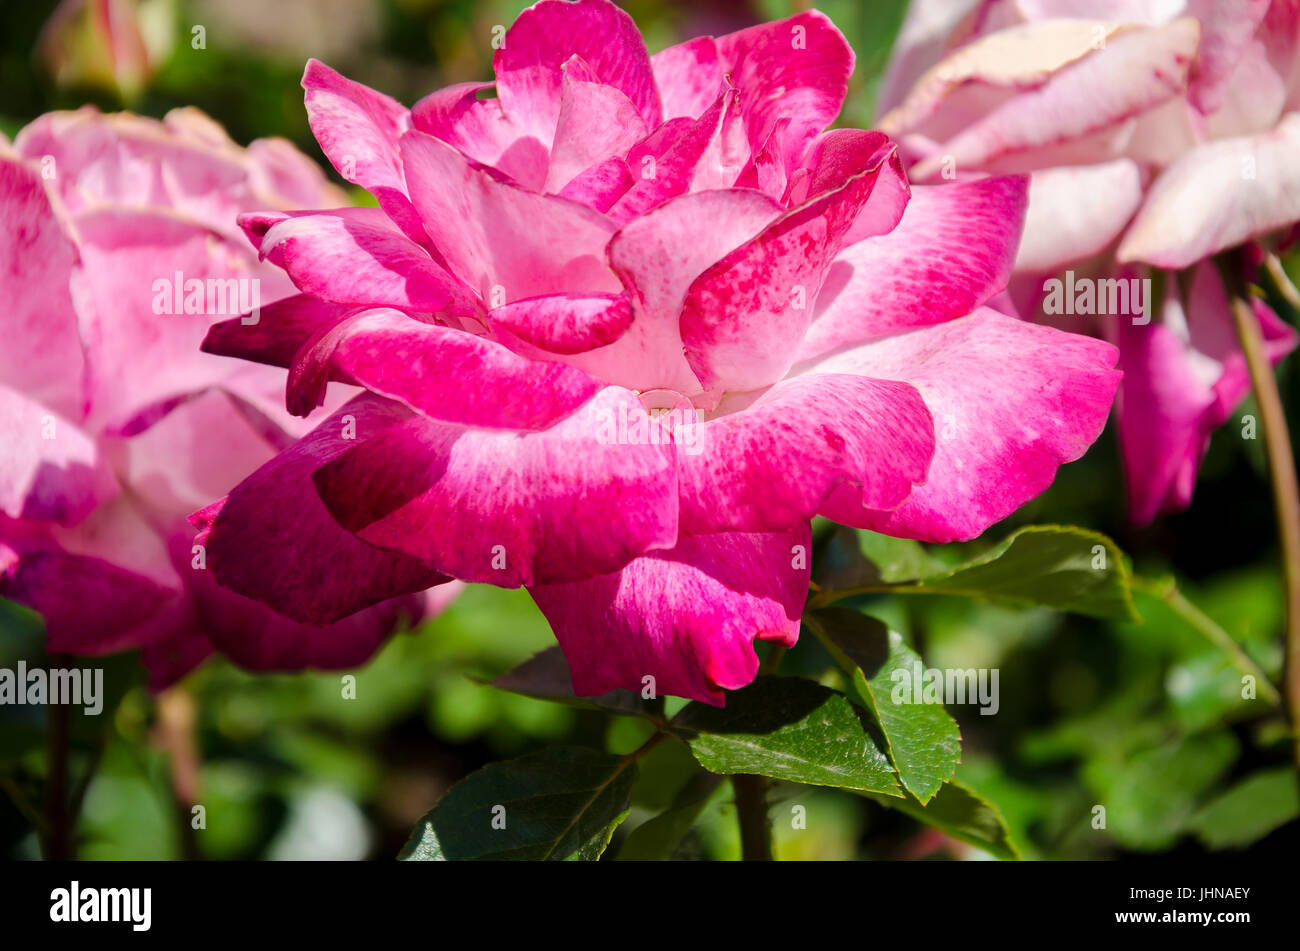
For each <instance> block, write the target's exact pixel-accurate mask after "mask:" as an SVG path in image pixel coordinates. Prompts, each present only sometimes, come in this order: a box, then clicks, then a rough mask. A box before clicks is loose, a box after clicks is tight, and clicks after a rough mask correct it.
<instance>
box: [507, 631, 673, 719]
mask: <svg viewBox="0 0 1300 951" xmlns="http://www.w3.org/2000/svg"><path fill="white" fill-rule="evenodd" d="M491 683H492V686H493V687H497V688H499V689H501V690H509V691H510V692H511V693H518V694H523V695H524V696H525V697H533V698H535V699H537V700H554V701H556V702H557V703H565V704H569V705H572V706H578V707H589V708H590V707H594V708H597V709H600V710H605V711H608V712H610V713H626V714H639V715H647V714H650V713H651V712H652V710H651V708H650V706H649V704H647V703H646V702H645V701H643V700H642V699H641V698H640V696H639V695H637V694H636V693H635V692H634V691H631V690H611V691H610V692H609V693H606V694H602V695H601V696H599V697H579V696H578V695H577V694H575V693H574V692H573V681H572V679H571V678H570V675H569V662H568V661H567V660H566V659H565V657H564V652H563V651H562V650H560V648H558V647H548V648H547V649H546V650H544V651H542V652H540V653H538V654H535V655H533V656H532V657H530V658H529V659H528V660H526V661H524V662H523V663H522V664H520V665H519V666H518V667H515V668H514V669H513V670H509V671H506V673H504V674H502V675H501V676H500V677H498V678H497V679H496V680H493V681H492V682H491Z"/></svg>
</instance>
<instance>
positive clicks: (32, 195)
mask: <svg viewBox="0 0 1300 951" xmlns="http://www.w3.org/2000/svg"><path fill="white" fill-rule="evenodd" d="M0 218H3V220H4V223H5V225H4V228H3V229H0V297H3V300H4V301H5V304H4V307H5V328H6V333H7V334H8V335H9V338H10V339H11V340H14V341H22V342H23V346H15V345H12V344H10V345H6V346H4V347H0V384H6V385H8V386H12V387H14V388H15V389H17V390H18V391H20V392H22V393H26V394H27V395H29V396H30V397H32V398H33V399H35V400H38V401H39V402H42V403H45V404H46V405H48V406H49V407H50V408H51V409H53V410H55V411H56V412H58V413H60V414H63V415H65V416H68V417H69V418H72V419H80V416H81V413H82V410H83V401H82V394H81V370H82V365H83V357H82V352H81V341H80V339H79V338H78V336H77V315H76V312H75V311H74V310H73V307H72V298H71V296H70V294H69V290H68V280H69V278H70V276H71V273H72V266H73V263H74V262H75V260H76V251H75V250H74V248H73V246H72V242H71V241H70V240H69V239H68V237H67V235H66V234H65V232H64V228H63V225H62V224H61V221H60V216H59V215H58V214H57V213H56V211H55V209H54V207H53V206H52V204H51V202H50V198H49V196H48V195H47V194H46V192H45V187H44V185H43V184H42V179H41V176H40V174H39V172H38V171H37V170H36V169H35V168H33V167H30V166H28V165H26V164H24V163H23V162H21V161H18V160H17V159H12V158H7V157H4V156H0Z"/></svg>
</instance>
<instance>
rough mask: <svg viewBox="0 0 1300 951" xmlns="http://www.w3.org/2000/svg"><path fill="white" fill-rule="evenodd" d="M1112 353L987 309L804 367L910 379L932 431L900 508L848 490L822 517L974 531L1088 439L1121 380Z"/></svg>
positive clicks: (914, 534)
mask: <svg viewBox="0 0 1300 951" xmlns="http://www.w3.org/2000/svg"><path fill="white" fill-rule="evenodd" d="M1115 359H1116V353H1115V348H1114V347H1112V346H1111V345H1110V344H1108V343H1104V342H1102V341H1099V340H1094V339H1092V338H1090V337H1084V336H1082V335H1079V334H1072V333H1065V332H1063V331H1059V330H1054V329H1052V328H1050V327H1041V326H1038V325H1036V324H1030V323H1026V322H1024V321H1021V320H1017V319H1016V318H1014V317H1007V316H1005V315H1003V314H999V313H996V312H995V311H991V310H989V309H987V308H982V309H980V310H978V311H976V312H975V313H974V314H971V315H970V316H969V317H963V318H961V319H959V320H954V321H949V322H948V323H944V324H936V325H935V326H932V327H922V328H918V329H916V330H910V331H906V332H904V333H900V334H897V335H895V336H892V337H885V338H883V339H880V340H878V341H874V342H872V343H867V344H864V345H862V346H860V347H855V348H854V349H852V350H848V351H845V352H843V353H840V354H837V355H835V356H832V357H830V358H828V359H826V360H824V361H822V362H821V363H819V364H816V365H815V366H814V368H813V370H812V371H811V372H816V373H853V372H857V373H860V374H862V375H864V376H872V377H876V378H879V379H897V380H905V381H907V382H909V383H911V384H912V385H913V386H915V387H916V388H917V389H918V390H920V391H921V395H922V396H923V397H924V398H925V403H926V406H928V407H929V409H930V412H931V414H932V415H933V416H934V426H935V453H934V459H933V460H932V461H931V463H930V470H929V475H928V477H927V480H926V483H925V485H923V486H920V487H918V488H917V489H915V490H914V491H913V492H912V494H911V496H910V497H909V498H908V499H907V501H905V502H903V504H902V505H900V506H899V507H898V508H896V509H894V510H893V511H890V512H881V511H873V510H871V509H868V508H865V507H863V505H862V504H861V501H860V499H859V497H858V493H857V491H856V490H855V489H854V488H853V487H851V486H843V487H841V488H840V489H837V490H836V491H835V492H834V493H833V494H832V495H831V498H830V500H829V502H828V503H827V504H826V505H825V506H823V507H822V510H821V514H823V515H825V516H826V517H828V518H831V519H834V520H835V521H837V522H840V523H842V524H845V525H852V526H855V527H858V528H870V529H872V530H873V531H878V532H883V533H884V534H887V535H896V536H899V537H903V538H917V539H921V540H924V541H931V542H951V541H956V540H959V539H963V540H964V539H970V538H974V537H975V536H977V535H979V534H980V533H981V532H982V531H984V529H986V528H988V527H989V526H990V525H992V524H993V523H994V522H996V521H999V520H1000V519H1002V518H1005V517H1006V516H1007V515H1010V514H1011V513H1012V512H1013V511H1015V510H1016V509H1017V508H1019V507H1020V506H1021V505H1023V504H1024V503H1025V502H1027V501H1029V500H1030V499H1032V498H1033V497H1034V496H1036V495H1038V494H1039V493H1040V492H1042V491H1043V490H1044V489H1046V488H1047V487H1048V486H1049V485H1050V484H1051V482H1052V480H1053V478H1055V476H1056V470H1057V469H1058V468H1059V467H1060V466H1061V465H1063V464H1064V463H1067V462H1072V461H1073V460H1075V459H1078V458H1079V457H1080V456H1081V455H1083V453H1084V452H1085V451H1086V450H1087V449H1088V447H1089V446H1090V445H1092V443H1093V441H1094V440H1095V439H1096V438H1097V436H1098V435H1099V434H1100V433H1101V430H1102V428H1103V427H1104V426H1105V424H1106V416H1107V414H1108V413H1109V412H1110V406H1111V401H1112V399H1113V398H1114V395H1115V388H1116V387H1117V386H1118V384H1119V378H1120V374H1119V373H1116V372H1115V371H1114V370H1112V369H1111V367H1113V366H1114V364H1115ZM991 393H996V394H998V395H997V398H996V399H991V398H990V396H989V394H991Z"/></svg>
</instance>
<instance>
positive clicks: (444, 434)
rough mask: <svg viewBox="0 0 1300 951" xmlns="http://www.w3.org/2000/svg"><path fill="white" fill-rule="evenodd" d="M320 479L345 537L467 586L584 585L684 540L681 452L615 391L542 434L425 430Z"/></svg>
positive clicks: (402, 432) (421, 426) (386, 437)
mask: <svg viewBox="0 0 1300 951" xmlns="http://www.w3.org/2000/svg"><path fill="white" fill-rule="evenodd" d="M620 427H621V428H620ZM628 433H634V434H638V435H633V436H629V435H627V434H628ZM638 438H640V440H641V441H637V439H638ZM652 440H653V441H652ZM314 478H315V483H316V487H317V490H318V491H319V493H320V497H321V499H323V500H324V503H325V506H326V508H327V509H328V510H329V512H330V514H331V515H332V516H333V517H334V518H335V519H336V520H337V521H338V523H339V524H340V525H342V526H344V528H346V529H347V530H348V531H350V532H353V533H354V534H355V535H357V537H359V538H361V539H363V540H365V541H366V542H369V543H370V544H372V545H375V546H378V547H380V548H384V549H388V550H392V551H400V552H403V553H405V554H407V555H410V556H412V557H415V558H418V559H419V560H420V561H422V562H424V563H425V564H427V565H430V566H432V567H434V568H436V569H437V570H438V571H440V572H443V573H445V574H449V575H453V576H454V577H457V578H460V579H462V580H464V581H480V582H486V583H490V584H495V585H499V586H501V587H518V586H520V585H531V584H549V583H554V582H562V581H565V582H567V581H574V580H578V579H582V578H589V577H591V576H592V575H596V574H602V573H605V572H609V571H616V570H617V569H619V568H620V567H622V566H623V565H625V564H627V562H628V561H630V560H631V559H632V558H635V557H636V556H638V555H640V554H642V553H643V552H645V551H646V550H648V549H654V548H668V547H671V546H672V545H673V544H674V542H675V541H676V539H677V479H676V469H675V463H674V459H673V449H672V445H671V440H670V438H669V437H668V436H667V435H666V434H663V433H661V432H660V431H659V429H658V427H657V426H656V425H655V424H654V423H652V422H651V421H650V417H649V415H648V414H647V413H646V411H645V410H644V409H643V408H642V406H641V403H640V401H639V400H638V399H637V398H636V396H635V395H633V394H632V393H630V392H628V391H627V390H623V389H620V388H618V387H609V388H607V389H605V390H602V391H601V393H600V394H598V395H597V396H595V397H594V398H593V399H592V400H591V401H590V402H589V403H587V405H586V406H584V407H583V408H582V409H580V410H579V411H578V412H576V413H574V414H573V415H572V416H570V417H569V418H568V419H566V420H564V421H562V422H560V423H557V424H556V425H555V426H553V427H551V428H550V429H547V430H543V431H541V432H535V433H516V432H499V431H498V432H493V431H488V430H481V429H473V428H466V427H463V426H453V425H449V424H445V423H435V422H432V421H430V420H426V419H423V418H418V417H417V418H414V419H411V420H408V421H407V422H405V423H403V424H401V425H399V426H395V427H393V428H392V429H390V430H388V431H386V432H385V433H383V434H382V435H380V436H378V437H376V439H374V440H372V441H370V442H367V443H363V444H361V445H358V446H357V447H356V448H355V449H353V450H352V451H350V452H348V453H346V454H345V455H343V456H341V457H339V458H338V459H337V460H335V461H333V462H331V463H330V464H328V465H326V466H324V467H322V468H321V470H320V471H318V472H317V473H316V475H315V477H314Z"/></svg>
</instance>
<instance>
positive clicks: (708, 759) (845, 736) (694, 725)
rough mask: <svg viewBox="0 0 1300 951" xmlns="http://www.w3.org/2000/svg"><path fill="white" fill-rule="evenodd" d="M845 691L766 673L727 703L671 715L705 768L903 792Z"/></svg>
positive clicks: (694, 705)
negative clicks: (722, 706) (766, 675)
mask: <svg viewBox="0 0 1300 951" xmlns="http://www.w3.org/2000/svg"><path fill="white" fill-rule="evenodd" d="M863 715H864V714H862V713H861V712H860V711H859V710H858V709H857V708H856V707H854V706H853V704H851V703H850V702H849V700H848V698H847V697H845V696H844V695H843V694H842V693H839V692H837V691H834V690H831V689H829V688H827V687H823V686H821V685H820V684H817V683H814V682H813V681H811V680H804V679H803V678H800V677H760V678H759V679H758V680H756V681H754V683H752V684H750V685H749V686H748V687H746V688H744V689H743V690H737V691H734V692H731V693H728V694H727V706H726V707H725V708H719V707H713V706H709V705H708V704H705V703H699V702H698V701H697V702H694V703H691V704H689V705H687V706H686V707H685V708H684V709H683V710H682V712H681V713H679V714H678V715H677V717H676V718H675V719H674V720H673V729H674V731H675V732H678V733H679V734H681V735H682V736H683V737H684V738H685V739H686V740H687V742H688V743H689V744H690V747H691V752H692V753H694V754H695V758H696V759H697V760H699V761H700V765H702V766H703V767H704V768H705V769H707V770H710V771H711V772H714V773H722V774H727V775H732V774H735V773H755V774H757V775H760V776H770V777H772V778H773V779H787V780H790V781H792V782H797V783H808V784H810V785H813V786H834V787H838V788H844V789H859V790H870V791H872V792H880V793H885V794H886V795H891V796H899V795H902V792H901V791H900V790H899V788H898V781H897V778H896V777H895V775H894V770H893V768H892V767H891V766H890V765H889V760H888V759H887V758H886V757H885V754H884V753H883V752H881V750H880V747H879V746H878V745H877V744H876V742H875V740H874V739H873V738H872V736H871V734H870V733H869V732H868V731H867V729H866V726H865V725H864V723H863V721H862V716H863Z"/></svg>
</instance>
